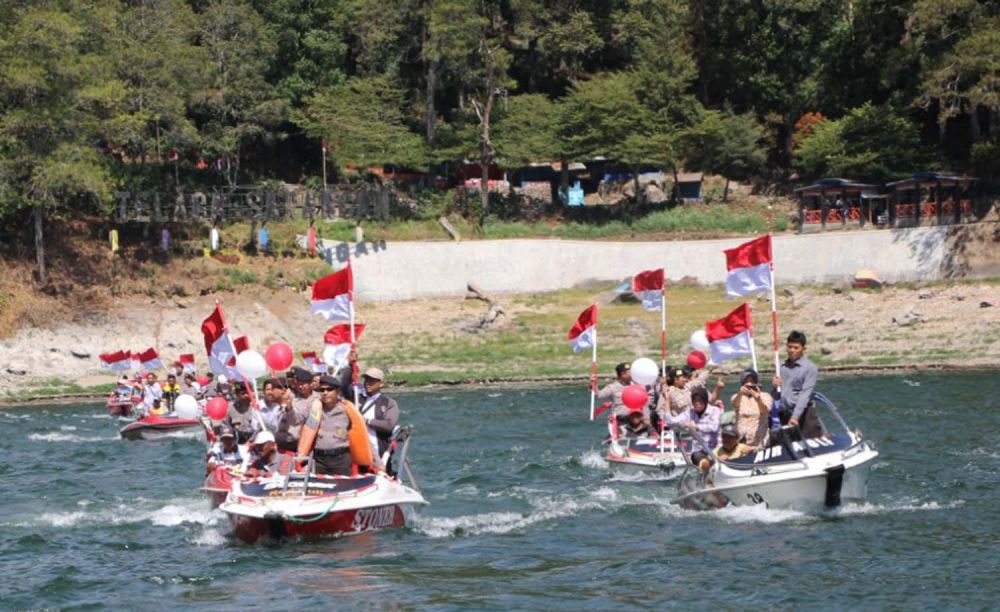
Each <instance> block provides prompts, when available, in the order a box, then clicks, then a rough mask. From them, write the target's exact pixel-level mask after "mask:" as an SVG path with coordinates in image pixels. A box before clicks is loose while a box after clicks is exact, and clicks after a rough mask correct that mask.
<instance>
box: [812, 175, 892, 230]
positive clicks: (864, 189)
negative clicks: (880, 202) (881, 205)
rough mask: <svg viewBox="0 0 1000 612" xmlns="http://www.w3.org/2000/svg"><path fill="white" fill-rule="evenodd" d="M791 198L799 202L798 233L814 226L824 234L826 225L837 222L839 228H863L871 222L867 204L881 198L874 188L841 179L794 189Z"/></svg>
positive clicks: (866, 184)
mask: <svg viewBox="0 0 1000 612" xmlns="http://www.w3.org/2000/svg"><path fill="white" fill-rule="evenodd" d="M795 196H796V197H797V198H798V200H799V231H800V232H802V231H805V230H806V229H807V228H814V227H817V226H818V227H819V228H821V229H823V230H825V229H826V224H827V222H828V221H829V222H837V221H839V222H840V223H841V225H846V224H848V223H851V224H854V223H857V224H858V225H859V226H861V227H864V225H865V221H866V220H867V221H868V222H869V223H872V222H873V221H874V219H873V217H872V205H871V201H870V200H876V199H878V198H880V197H881V196H879V195H878V185H870V184H868V183H859V182H857V181H852V180H850V179H843V178H824V179H820V180H818V181H816V182H815V183H813V184H812V185H808V186H806V187H799V188H798V189H796V190H795ZM838 202H839V203H840V205H839V206H838V205H837V203H838Z"/></svg>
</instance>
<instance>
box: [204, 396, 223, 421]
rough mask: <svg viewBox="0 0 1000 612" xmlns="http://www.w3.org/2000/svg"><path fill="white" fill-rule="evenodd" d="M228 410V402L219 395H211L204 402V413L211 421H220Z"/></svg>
mask: <svg viewBox="0 0 1000 612" xmlns="http://www.w3.org/2000/svg"><path fill="white" fill-rule="evenodd" d="M227 412H229V402H227V401H226V400H225V399H224V398H221V397H213V398H212V399H210V400H208V403H206V404H205V414H207V415H208V418H210V419H212V420H213V421H221V420H222V419H223V417H225V416H226V413H227Z"/></svg>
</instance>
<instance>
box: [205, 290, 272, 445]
mask: <svg viewBox="0 0 1000 612" xmlns="http://www.w3.org/2000/svg"><path fill="white" fill-rule="evenodd" d="M215 305H216V306H218V307H219V318H220V319H222V333H223V334H225V336H226V339H227V340H229V346H230V348H232V349H233V357H234V358H235V357H236V355H238V353H237V352H236V344H235V343H234V342H233V338H232V336H230V335H229V326H228V325H226V315H224V314H223V313H222V307H221V306H222V304H221V303H220V302H219V301H218V300H216V301H215ZM234 368H235V366H234ZM238 372H239V370H237V373H238ZM240 378H242V379H243V388H244V389H246V390H247V394H248V395H249V396H250V405H251V406H253V415H254V416H255V417H256V418H257V425H259V426H260V429H261V431H268V429H267V425H266V424H265V423H264V418H263V417H262V416H261V415H260V404H258V403H257V381H256V380H254V381H253V384H251V383H250V381H248V380H247V377H246V376H243V374H240Z"/></svg>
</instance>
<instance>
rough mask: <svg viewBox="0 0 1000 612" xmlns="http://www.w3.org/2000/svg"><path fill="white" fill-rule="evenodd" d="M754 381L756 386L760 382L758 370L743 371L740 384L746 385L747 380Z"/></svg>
mask: <svg viewBox="0 0 1000 612" xmlns="http://www.w3.org/2000/svg"><path fill="white" fill-rule="evenodd" d="M750 378H752V379H753V382H754V384H756V383H758V382H760V377H759V376H758V375H757V372H756V370H743V371H742V372H740V384H741V385H745V384H746V383H747V379H750Z"/></svg>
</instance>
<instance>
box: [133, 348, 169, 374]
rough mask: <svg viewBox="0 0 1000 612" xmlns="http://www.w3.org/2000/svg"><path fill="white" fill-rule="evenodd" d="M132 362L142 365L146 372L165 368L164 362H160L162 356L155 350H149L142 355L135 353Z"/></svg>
mask: <svg viewBox="0 0 1000 612" xmlns="http://www.w3.org/2000/svg"><path fill="white" fill-rule="evenodd" d="M132 360H133V361H136V362H138V363H139V364H141V366H142V367H143V369H146V370H158V369H160V368H162V367H163V362H161V361H160V355H159V354H158V353H157V352H156V349H154V348H148V349H146V350H144V351H142V352H141V353H134V354H133V355H132Z"/></svg>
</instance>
